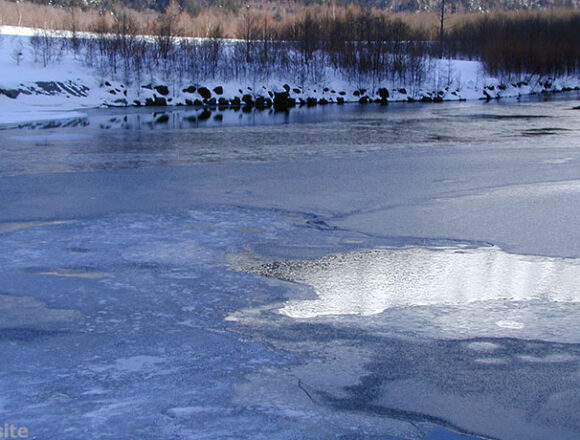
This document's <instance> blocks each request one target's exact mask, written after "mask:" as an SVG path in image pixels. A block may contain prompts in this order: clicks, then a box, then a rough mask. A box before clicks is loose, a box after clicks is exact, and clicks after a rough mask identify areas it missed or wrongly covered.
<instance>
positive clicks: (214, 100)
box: [203, 98, 217, 105]
mask: <svg viewBox="0 0 580 440" xmlns="http://www.w3.org/2000/svg"><path fill="white" fill-rule="evenodd" d="M203 103H204V104H207V105H216V104H217V101H216V99H215V98H209V99H204V100H203Z"/></svg>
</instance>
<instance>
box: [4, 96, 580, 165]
mask: <svg viewBox="0 0 580 440" xmlns="http://www.w3.org/2000/svg"><path fill="white" fill-rule="evenodd" d="M578 98H579V95H578V94H566V95H560V96H558V97H556V98H555V97H531V98H527V99H525V100H521V101H518V100H515V99H513V100H505V101H494V102H490V103H483V102H469V103H467V102H463V103H456V102H453V103H440V104H430V105H425V104H420V103H414V104H410V103H396V104H389V105H387V106H380V105H366V106H365V105H358V104H357V105H344V106H338V105H328V106H318V107H313V108H306V107H305V108H296V109H292V110H290V111H289V112H275V111H273V110H269V111H256V110H252V111H249V112H245V111H243V110H232V109H221V110H220V109H217V108H215V109H196V110H192V109H181V108H171V109H168V108H160V109H155V110H152V109H148V108H143V109H97V110H90V111H88V113H87V117H85V118H80V119H74V120H68V121H52V122H40V123H30V124H23V125H22V126H21V127H20V128H19V129H13V128H12V129H7V130H3V131H1V132H0V143H1V145H2V148H1V149H0V175H14V174H20V173H43V172H61V171H86V170H98V169H117V168H138V167H143V166H155V165H180V164H188V163H197V162H215V161H229V160H243V161H267V160H276V159H288V158H298V157H309V156H317V155H330V156H344V155H351V154H356V153H364V152H376V151H384V150H389V149H393V148H422V147H440V146H443V147H465V146H471V145H477V144H482V143H486V144H490V143H492V144H494V145H497V146H500V147H501V146H502V145H507V146H509V145H514V144H515V143H517V142H518V141H519V139H521V138H522V137H527V138H530V142H540V143H542V142H544V143H545V142H553V141H554V139H555V142H557V143H558V144H560V143H565V142H567V141H568V140H569V139H571V138H572V137H573V136H575V135H576V134H577V132H578V130H579V129H580V124H579V123H578V120H579V118H578V111H577V110H573V107H574V106H576V105H577V103H578ZM555 135H558V136H555ZM532 138H539V139H537V140H534V139H532Z"/></svg>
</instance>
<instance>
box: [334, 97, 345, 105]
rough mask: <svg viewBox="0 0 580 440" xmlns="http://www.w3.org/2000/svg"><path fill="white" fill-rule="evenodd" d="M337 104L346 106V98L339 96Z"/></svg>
mask: <svg viewBox="0 0 580 440" xmlns="http://www.w3.org/2000/svg"><path fill="white" fill-rule="evenodd" d="M336 103H337V104H338V105H343V104H344V98H343V97H342V96H339V97H338V98H336Z"/></svg>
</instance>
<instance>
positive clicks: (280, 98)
mask: <svg viewBox="0 0 580 440" xmlns="http://www.w3.org/2000/svg"><path fill="white" fill-rule="evenodd" d="M288 90H290V88H288ZM289 97H290V95H289V94H288V92H276V93H274V108H275V109H276V110H285V109H287V108H288V98H289Z"/></svg>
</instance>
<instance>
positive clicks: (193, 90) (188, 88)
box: [183, 86, 197, 93]
mask: <svg viewBox="0 0 580 440" xmlns="http://www.w3.org/2000/svg"><path fill="white" fill-rule="evenodd" d="M196 90H197V87H194V86H189V87H187V88H186V89H183V93H195V91H196Z"/></svg>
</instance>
